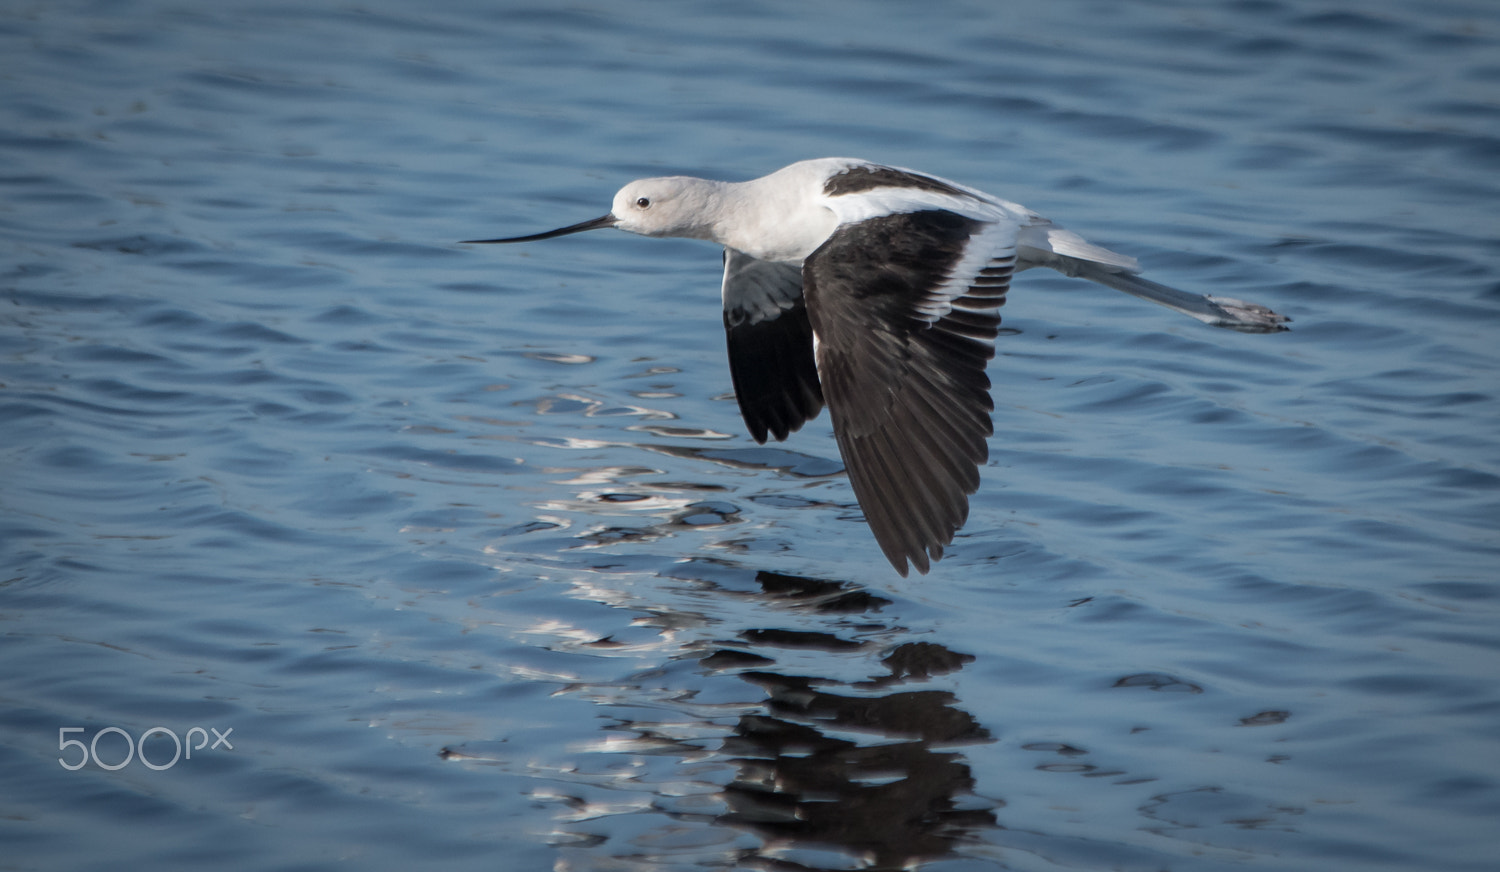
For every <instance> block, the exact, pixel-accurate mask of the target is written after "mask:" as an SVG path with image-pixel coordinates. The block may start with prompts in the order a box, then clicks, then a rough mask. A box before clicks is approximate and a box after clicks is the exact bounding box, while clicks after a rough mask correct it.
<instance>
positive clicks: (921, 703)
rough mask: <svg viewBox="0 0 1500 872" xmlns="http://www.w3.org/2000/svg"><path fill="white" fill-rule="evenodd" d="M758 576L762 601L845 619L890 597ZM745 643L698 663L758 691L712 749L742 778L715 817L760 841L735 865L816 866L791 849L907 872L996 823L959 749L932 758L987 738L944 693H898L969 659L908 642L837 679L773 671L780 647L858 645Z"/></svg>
mask: <svg viewBox="0 0 1500 872" xmlns="http://www.w3.org/2000/svg"><path fill="white" fill-rule="evenodd" d="M757 580H758V581H759V582H760V583H761V585H762V587H763V588H764V590H765V592H766V593H767V594H769V595H771V596H773V597H775V598H777V599H786V598H792V599H796V600H801V601H803V602H804V603H805V604H806V605H807V606H808V607H810V608H813V609H816V610H818V611H825V612H833V613H843V614H846V615H848V614H856V613H860V612H868V611H870V610H873V609H876V608H878V607H879V606H882V605H885V604H886V603H887V601H886V600H884V599H882V598H880V597H876V596H873V595H871V594H869V593H867V592H865V591H862V590H859V589H857V588H853V587H851V586H849V585H844V584H835V583H831V582H826V581H818V580H815V579H806V578H797V577H794V576H786V575H777V574H773V573H766V572H762V573H760V574H759V575H758V576H757ZM863 628H864V629H872V628H873V627H871V626H870V625H864V626H863ZM740 636H741V638H742V639H744V640H745V641H746V642H747V643H750V647H753V648H754V649H755V650H748V649H747V648H743V647H739V646H735V647H725V648H721V649H720V650H718V651H715V652H714V653H713V654H711V655H709V656H707V657H705V658H704V659H703V661H702V662H703V664H704V665H706V666H710V667H714V668H722V669H738V670H741V671H740V672H739V675H740V677H741V678H743V679H744V680H746V681H749V682H751V683H753V684H755V685H757V686H758V687H761V688H763V689H764V690H765V693H766V702H765V708H766V713H764V714H759V713H757V714H746V715H744V716H742V717H741V718H740V719H739V723H738V724H737V725H736V726H735V728H734V735H733V736H731V737H729V738H727V739H726V740H725V742H724V744H723V747H722V749H721V752H722V753H723V754H725V755H728V756H729V757H731V758H732V759H733V760H734V761H735V763H736V765H737V768H738V774H737V777H736V778H735V779H734V780H733V782H731V783H730V784H729V785H727V786H726V787H725V789H724V791H723V799H724V801H725V804H726V806H727V807H728V811H727V812H726V813H725V814H723V815H722V816H720V818H719V822H720V823H724V824H729V825H732V826H735V827H739V828H744V829H748V830H750V831H752V832H754V833H755V834H757V835H759V836H760V837H761V838H762V839H764V840H765V845H764V846H763V849H762V850H761V851H757V852H755V856H753V857H744V858H742V862H745V863H747V864H754V865H763V866H765V867H766V868H778V869H812V868H818V867H817V866H810V865H807V864H806V863H800V862H799V863H790V862H789V861H788V859H787V858H786V857H785V856H783V854H784V852H785V850H786V849H787V848H789V847H822V848H832V849H835V850H838V851H839V852H841V853H843V854H846V855H853V856H855V857H858V858H859V859H860V860H861V861H862V863H863V864H864V866H865V868H874V869H899V868H908V867H909V866H910V864H911V863H913V862H917V861H920V860H922V859H930V858H937V857H942V856H945V855H948V854H950V853H952V852H953V851H954V850H955V848H956V847H958V845H959V844H961V843H962V842H963V841H965V840H966V839H967V838H969V837H970V835H971V834H972V833H973V832H974V831H975V830H977V829H984V828H988V827H992V826H994V825H995V815H994V812H993V809H994V808H996V807H997V806H998V805H999V803H998V802H994V801H987V800H981V799H979V798H978V797H976V796H974V795H973V794H972V790H973V788H974V779H973V776H972V775H971V773H970V771H969V767H968V765H967V764H966V763H965V762H964V759H963V757H962V755H961V754H960V753H958V752H956V751H954V750H940V749H949V748H952V747H953V746H955V745H961V744H965V743H974V742H983V741H989V740H990V734H989V731H988V730H986V729H985V728H984V727H983V726H981V725H980V724H979V723H978V722H976V721H975V720H974V718H973V717H972V716H971V715H970V714H969V713H968V712H966V711H964V710H963V709H961V708H958V707H957V705H956V703H957V699H956V698H955V697H954V695H953V694H951V693H949V692H947V691H943V690H919V689H917V690H911V689H908V690H903V689H901V688H903V687H905V686H907V685H909V684H910V683H912V682H916V681H921V680H923V679H926V678H929V677H932V676H937V675H941V674H944V673H949V672H953V671H956V670H958V669H961V668H962V667H963V665H964V664H965V663H968V662H969V661H971V660H973V657H971V656H969V655H966V654H959V653H957V652H954V651H951V650H949V649H948V648H945V647H944V646H942V645H939V644H936V643H933V642H907V643H904V644H901V645H898V646H896V647H895V648H894V649H892V650H890V651H889V652H888V653H887V654H886V655H885V656H884V657H883V658H882V659H881V661H880V663H881V665H882V667H883V668H884V669H885V670H886V672H885V674H883V675H879V676H876V677H873V678H870V679H868V680H862V681H855V682H843V681H837V680H833V679H826V678H817V677H809V676H799V675H787V674H782V673H779V672H777V671H775V670H774V668H770V665H768V664H774V659H775V657H774V649H776V648H787V647H791V648H798V649H804V650H808V649H810V650H813V651H817V650H822V651H827V652H829V653H844V652H847V651H849V650H851V648H857V647H859V646H860V645H861V644H862V643H860V642H857V641H853V640H850V639H846V638H843V637H842V636H840V635H838V634H836V633H818V632H808V631H788V630H778V629H753V630H747V631H744V632H742V633H741V634H740ZM768 654H769V656H768ZM773 855H774V856H773ZM757 860H758V861H759V862H758V863H757V862H754V861H757ZM829 868H845V867H844V866H843V865H838V866H835V867H829Z"/></svg>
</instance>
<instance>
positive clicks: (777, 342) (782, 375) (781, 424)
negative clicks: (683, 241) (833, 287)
mask: <svg viewBox="0 0 1500 872" xmlns="http://www.w3.org/2000/svg"><path fill="white" fill-rule="evenodd" d="M724 332H725V333H726V334H727V336H728V339H729V374H730V376H731V377H732V378H733V380H734V395H735V399H736V400H738V401H739V404H740V415H741V416H743V417H744V419H745V426H747V427H749V428H750V435H751V436H754V437H755V441H756V442H765V441H766V436H767V435H768V434H769V435H771V436H774V437H776V440H777V441H781V440H782V439H785V438H786V437H787V434H789V433H792V432H794V431H796V430H797V429H798V428H800V427H801V426H802V425H803V424H805V423H807V422H808V421H810V420H812V419H813V418H816V417H817V415H818V412H819V411H820V410H821V409H822V408H823V392H822V389H821V388H820V386H819V384H818V369H817V365H816V363H815V362H814V361H813V334H812V326H811V325H810V324H809V323H808V319H807V303H806V301H805V300H804V299H803V297H802V269H801V268H800V267H798V266H795V265H792V264H785V263H772V262H770V261H764V260H757V259H755V258H753V257H751V256H750V255H748V254H745V253H744V252H740V251H736V250H734V249H732V248H726V249H724Z"/></svg>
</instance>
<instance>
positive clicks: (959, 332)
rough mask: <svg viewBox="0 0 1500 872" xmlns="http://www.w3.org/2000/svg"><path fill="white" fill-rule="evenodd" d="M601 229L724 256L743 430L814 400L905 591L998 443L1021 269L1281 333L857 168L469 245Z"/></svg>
mask: <svg viewBox="0 0 1500 872" xmlns="http://www.w3.org/2000/svg"><path fill="white" fill-rule="evenodd" d="M603 228H617V229H620V230H625V231H628V232H630V233H634V234H638V235H641V236H649V237H680V238H688V239H701V240H706V241H709V242H713V243H716V244H718V245H720V246H723V248H724V262H723V266H724V277H723V283H722V286H721V293H722V296H723V303H724V328H725V332H726V337H727V343H728V352H729V373H730V378H731V381H732V383H733V385H734V393H735V397H736V399H737V401H738V404H739V408H740V413H741V416H742V417H743V418H744V421H745V425H746V427H747V428H748V429H749V431H750V435H751V436H752V437H753V438H754V439H755V441H756V442H758V443H762V444H764V443H765V441H766V440H767V438H774V439H776V440H777V441H781V440H784V439H786V438H787V437H788V436H789V435H790V434H791V433H793V432H795V431H796V430H798V429H799V428H800V427H802V425H803V424H805V423H807V422H808V421H809V420H811V419H813V418H814V417H816V416H817V415H818V414H819V412H820V411H821V410H822V408H823V407H824V406H825V405H826V406H827V407H828V410H829V414H830V416H831V417H832V421H833V433H834V438H835V440H836V442H837V444H838V449H839V454H840V456H841V457H842V459H843V462H844V468H845V470H846V471H847V473H848V477H849V481H850V483H851V485H852V487H853V490H854V496H855V499H856V500H857V501H858V503H859V506H860V509H861V511H862V512H863V514H864V518H865V521H866V523H867V524H868V525H869V528H870V531H871V533H872V534H873V535H874V537H875V541H876V542H877V543H878V544H879V546H880V549H881V551H882V552H883V553H884V555H885V557H886V559H887V560H889V561H890V564H891V566H892V567H894V568H895V570H896V571H897V572H898V573H899V574H900V575H901V576H902V577H906V575H907V573H908V571H909V568H915V569H916V570H917V571H918V572H919V573H922V574H924V575H925V574H927V573H928V572H929V570H930V569H931V564H932V562H934V561H937V560H939V559H941V558H942V556H943V553H944V549H945V548H947V547H949V546H951V544H952V542H953V538H954V535H955V534H956V533H957V532H958V530H959V529H960V528H961V527H962V526H963V525H964V523H965V522H966V521H967V520H968V514H969V497H970V496H971V495H972V494H974V493H975V492H976V491H977V490H978V488H979V470H980V468H981V467H982V466H983V465H984V464H985V463H986V462H987V460H988V457H989V452H988V446H987V442H986V440H987V439H988V437H989V436H990V435H991V434H992V433H993V424H992V422H991V413H992V412H993V411H994V404H993V401H992V399H991V397H990V386H991V385H990V380H989V377H988V375H987V374H986V372H985V369H986V366H987V365H988V363H989V361H990V360H991V359H992V358H993V357H994V354H995V340H996V338H997V336H998V335H999V327H1000V314H999V308H1000V307H1001V306H1002V305H1003V304H1004V303H1005V299H1006V293H1007V292H1008V290H1009V288H1010V284H1011V279H1012V277H1013V276H1014V275H1015V274H1016V273H1018V272H1021V271H1022V270H1026V269H1031V268H1033V267H1050V268H1051V269H1054V270H1057V271H1058V272H1061V273H1063V274H1064V275H1068V276H1074V277H1077V278H1082V279H1087V280H1089V281H1093V282H1097V283H1099V284H1102V285H1105V286H1107V287H1111V288H1114V289H1116V290H1119V291H1124V292H1125V293H1127V294H1133V295H1135V296H1137V297H1140V298H1143V299H1146V300H1149V301H1151V302H1154V303H1159V304H1161V305H1163V306H1166V307H1167V308H1170V309H1173V310H1175V311H1178V312H1181V313H1183V314H1185V315H1187V316H1189V317H1192V318H1195V319H1197V320H1199V321H1202V322H1204V323H1206V324H1209V325H1212V326H1215V327H1224V328H1228V329H1231V330H1237V331H1242V332H1247V333H1275V332H1279V331H1282V330H1286V329H1288V328H1287V326H1286V324H1287V322H1288V321H1289V320H1290V319H1289V318H1287V317H1285V316H1283V315H1279V314H1277V313H1275V312H1273V311H1271V310H1270V309H1268V308H1266V307H1265V306H1261V305H1258V304H1255V303H1247V302H1244V301H1242V300H1236V299H1231V298H1226V297H1214V296H1200V295H1198V294H1191V293H1187V292H1185V291H1180V290H1177V289H1175V288H1171V287H1168V286H1166V285H1163V284H1158V283H1156V282H1153V281H1150V280H1148V279H1145V278H1142V277H1141V276H1140V275H1139V267H1138V265H1137V262H1136V260H1135V259H1134V258H1132V257H1129V256H1126V255H1123V254H1118V253H1116V252H1113V251H1110V250H1109V249H1106V248H1102V247H1100V246H1097V245H1094V244H1091V243H1089V242H1086V241H1085V240H1084V239H1083V238H1082V237H1081V236H1079V235H1078V234H1076V233H1073V232H1072V231H1069V230H1066V229H1064V228H1062V227H1060V226H1058V225H1057V224H1054V223H1053V222H1052V221H1050V220H1048V219H1046V218H1044V217H1042V216H1041V215H1039V214H1037V213H1036V212H1033V211H1032V210H1030V209H1027V208H1026V207H1024V206H1021V205H1018V204H1016V203H1012V202H1009V201H1006V200H1002V199H1000V198H998V197H995V196H992V195H990V194H986V193H984V192H983V191H979V190H977V189H975V188H971V187H967V186H965V185H961V184H959V183H957V182H953V181H949V180H948V179H945V178H942V177H939V176H936V175H930V174H926V173H921V172H917V171H914V170H910V169H904V168H902V167H897V166H887V165H884V164H879V163H872V162H870V161H865V160H859V159H854V158H820V159H814V160H804V161H799V162H797V163H793V164H790V165H788V166H786V167H783V168H781V169H779V170H776V171H775V172H772V173H770V174H768V175H765V176H762V177H760V178H756V179H751V180H749V181H743V182H725V181H715V180H711V179H700V178H694V177H690V176H669V177H662V178H648V179H638V180H636V181H633V182H630V183H629V184H627V185H625V186H624V187H623V188H621V189H620V190H619V192H618V193H616V194H615V196H614V200H613V202H612V203H611V206H610V211H609V212H607V213H606V214H604V215H602V216H600V217H598V218H594V219H591V220H588V221H583V222H581V223H578V224H572V225H569V226H567V227H560V228H558V229H556V230H549V231H546V232H544V233H534V234H531V235H528V236H514V237H508V238H503V239H472V240H466V241H465V243H463V244H495V243H505V244H512V243H523V242H536V241H540V240H544V239H551V238H554V237H558V236H565V235H568V234H573V233H581V232H584V231H588V230H597V229H603Z"/></svg>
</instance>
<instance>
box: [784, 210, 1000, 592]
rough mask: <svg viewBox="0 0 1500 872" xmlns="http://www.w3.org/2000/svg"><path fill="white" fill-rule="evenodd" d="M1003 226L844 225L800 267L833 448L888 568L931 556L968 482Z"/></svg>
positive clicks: (980, 448)
mask: <svg viewBox="0 0 1500 872" xmlns="http://www.w3.org/2000/svg"><path fill="white" fill-rule="evenodd" d="M1016 232H1017V228H1016V226H1015V224H1012V223H1009V222H1006V221H994V222H991V221H983V220H979V219H976V218H970V217H965V216H963V215H959V214H957V213H954V212H949V211H946V210H943V209H930V208H929V209H925V210H921V211H913V212H905V213H897V214H891V215H883V216H877V217H872V218H867V219H865V220H862V221H857V222H853V223H848V224H844V225H843V226H841V227H839V228H838V229H837V230H836V231H834V233H833V235H832V236H831V237H829V239H828V241H827V242H825V243H823V245H822V246H821V247H819V248H818V250H817V251H815V252H813V253H812V255H811V256H809V257H808V259H807V261H806V263H804V264H803V269H802V273H803V281H804V285H805V292H806V298H807V311H808V315H809V316H810V320H811V323H812V329H813V333H814V335H815V336H816V338H817V346H816V348H817V350H816V356H817V365H818V374H819V376H820V377H821V379H822V385H823V396H824V397H825V398H826V399H827V402H828V409H829V413H830V414H832V416H833V430H834V435H835V436H836V437H837V439H838V444H839V451H840V453H841V454H842V455H843V458H844V466H845V467H846V468H847V469H848V471H849V479H850V482H851V483H852V484H853V486H854V495H855V496H856V497H857V498H858V499H859V505H860V508H861V509H863V510H864V514H865V520H866V521H867V522H868V523H869V525H870V530H871V531H872V532H873V533H874V534H875V540H876V541H877V542H878V543H880V547H881V550H883V551H884V552H885V555H886V557H887V558H888V559H889V560H890V561H891V564H892V565H893V566H895V567H896V570H897V571H898V572H900V573H901V574H902V575H906V573H907V563H908V562H910V564H911V565H912V566H914V567H916V569H917V571H918V572H922V573H926V572H927V570H928V568H929V566H930V563H929V558H930V559H932V560H936V559H938V558H940V557H942V554H943V548H944V546H946V545H948V544H949V543H951V542H952V541H953V534H954V533H955V532H956V531H957V530H958V528H959V527H961V526H963V523H964V521H965V520H966V519H967V518H968V514H969V500H968V496H969V494H972V493H974V491H975V490H977V489H978V487H979V467H980V466H981V465H983V464H984V462H985V461H986V459H987V458H988V456H989V449H988V446H987V445H986V441H985V440H986V438H987V437H988V436H989V435H990V433H991V432H992V427H991V424H990V412H991V411H992V410H993V408H994V406H993V404H992V402H991V400H990V394H989V389H990V380H989V377H988V376H986V375H985V372H984V369H985V365H986V364H987V363H988V362H989V360H990V358H991V357H993V356H994V340H995V337H996V336H997V335H998V332H999V327H1000V315H999V312H998V311H997V309H998V308H999V307H1000V306H1001V305H1002V304H1003V303H1004V302H1005V293H1006V291H1007V289H1008V288H1009V287H1010V277H1011V273H1012V271H1013V270H1014V268H1015V251H1016Z"/></svg>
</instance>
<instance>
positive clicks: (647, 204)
mask: <svg viewBox="0 0 1500 872" xmlns="http://www.w3.org/2000/svg"><path fill="white" fill-rule="evenodd" d="M635 205H636V206H637V207H638V208H641V209H649V208H651V199H650V198H649V197H641V198H639V199H638V200H636V201H635Z"/></svg>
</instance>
